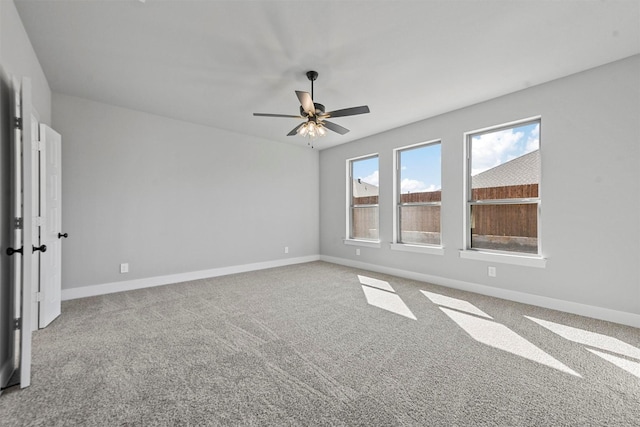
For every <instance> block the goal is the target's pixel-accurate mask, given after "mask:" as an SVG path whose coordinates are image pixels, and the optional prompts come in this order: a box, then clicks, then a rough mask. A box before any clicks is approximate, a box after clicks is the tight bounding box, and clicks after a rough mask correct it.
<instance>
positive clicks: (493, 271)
mask: <svg viewBox="0 0 640 427" xmlns="http://www.w3.org/2000/svg"><path fill="white" fill-rule="evenodd" d="M487 274H489V277H496V268H495V267H489V268H487Z"/></svg>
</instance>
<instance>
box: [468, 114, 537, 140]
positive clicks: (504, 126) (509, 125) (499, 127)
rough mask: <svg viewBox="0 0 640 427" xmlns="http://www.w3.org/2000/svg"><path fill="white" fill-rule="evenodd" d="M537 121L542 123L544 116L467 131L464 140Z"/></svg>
mask: <svg viewBox="0 0 640 427" xmlns="http://www.w3.org/2000/svg"><path fill="white" fill-rule="evenodd" d="M535 121H542V115H541V114H539V115H537V116H531V117H528V118H526V119H520V120H514V121H512V122H507V123H501V124H498V125H492V126H487V127H483V128H480V129H475V130H470V131H467V132H465V133H464V138H465V140H466V139H467V136H469V135H472V134H477V133H488V132H490V131H496V132H498V131H501V130H505V129H509V128H513V127H516V126H520V125H523V124H525V123H529V122H535Z"/></svg>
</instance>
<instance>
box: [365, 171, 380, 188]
mask: <svg viewBox="0 0 640 427" xmlns="http://www.w3.org/2000/svg"><path fill="white" fill-rule="evenodd" d="M361 181H362V182H366V183H367V184H371V185H375V186H376V187H378V184H379V182H380V179H379V177H378V171H373V173H372V174H371V175H369V176H365V177H364V178H361Z"/></svg>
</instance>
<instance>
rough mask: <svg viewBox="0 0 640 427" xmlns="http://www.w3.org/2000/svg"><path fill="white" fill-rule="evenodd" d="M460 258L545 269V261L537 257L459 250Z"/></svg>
mask: <svg viewBox="0 0 640 427" xmlns="http://www.w3.org/2000/svg"><path fill="white" fill-rule="evenodd" d="M460 258H465V259H473V260H476V261H487V262H498V263H501V264H512V265H521V266H523V267H537V268H545V267H546V266H547V259H546V258H542V257H539V256H527V255H515V254H503V253H493V252H482V251H476V250H461V251H460Z"/></svg>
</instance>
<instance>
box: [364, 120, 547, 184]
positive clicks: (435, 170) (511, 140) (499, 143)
mask: <svg viewBox="0 0 640 427" xmlns="http://www.w3.org/2000/svg"><path fill="white" fill-rule="evenodd" d="M538 148H540V124H539V123H530V124H527V125H524V126H518V127H514V128H510V129H505V130H500V131H496V132H489V133H484V134H482V135H478V136H475V137H473V138H472V139H471V175H476V174H478V173H481V172H484V171H486V170H487V169H491V168H493V167H496V166H498V165H501V164H502V163H505V162H508V161H510V160H513V159H515V158H516V157H520V156H522V155H524V154H527V153H530V152H531V151H534V150H537V149H538ZM441 158H442V156H441V144H431V145H428V146H422V147H419V148H416V149H407V150H404V151H402V152H401V168H402V169H401V175H400V180H401V192H402V193H407V192H411V193H416V192H420V191H435V190H439V189H440V188H441V186H442V184H441V166H440V163H441ZM378 170H379V168H378V158H377V157H375V158H369V159H364V160H357V161H354V162H353V176H354V178H356V179H357V178H360V179H361V180H362V181H364V182H366V183H369V184H372V185H375V186H379V172H378Z"/></svg>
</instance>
